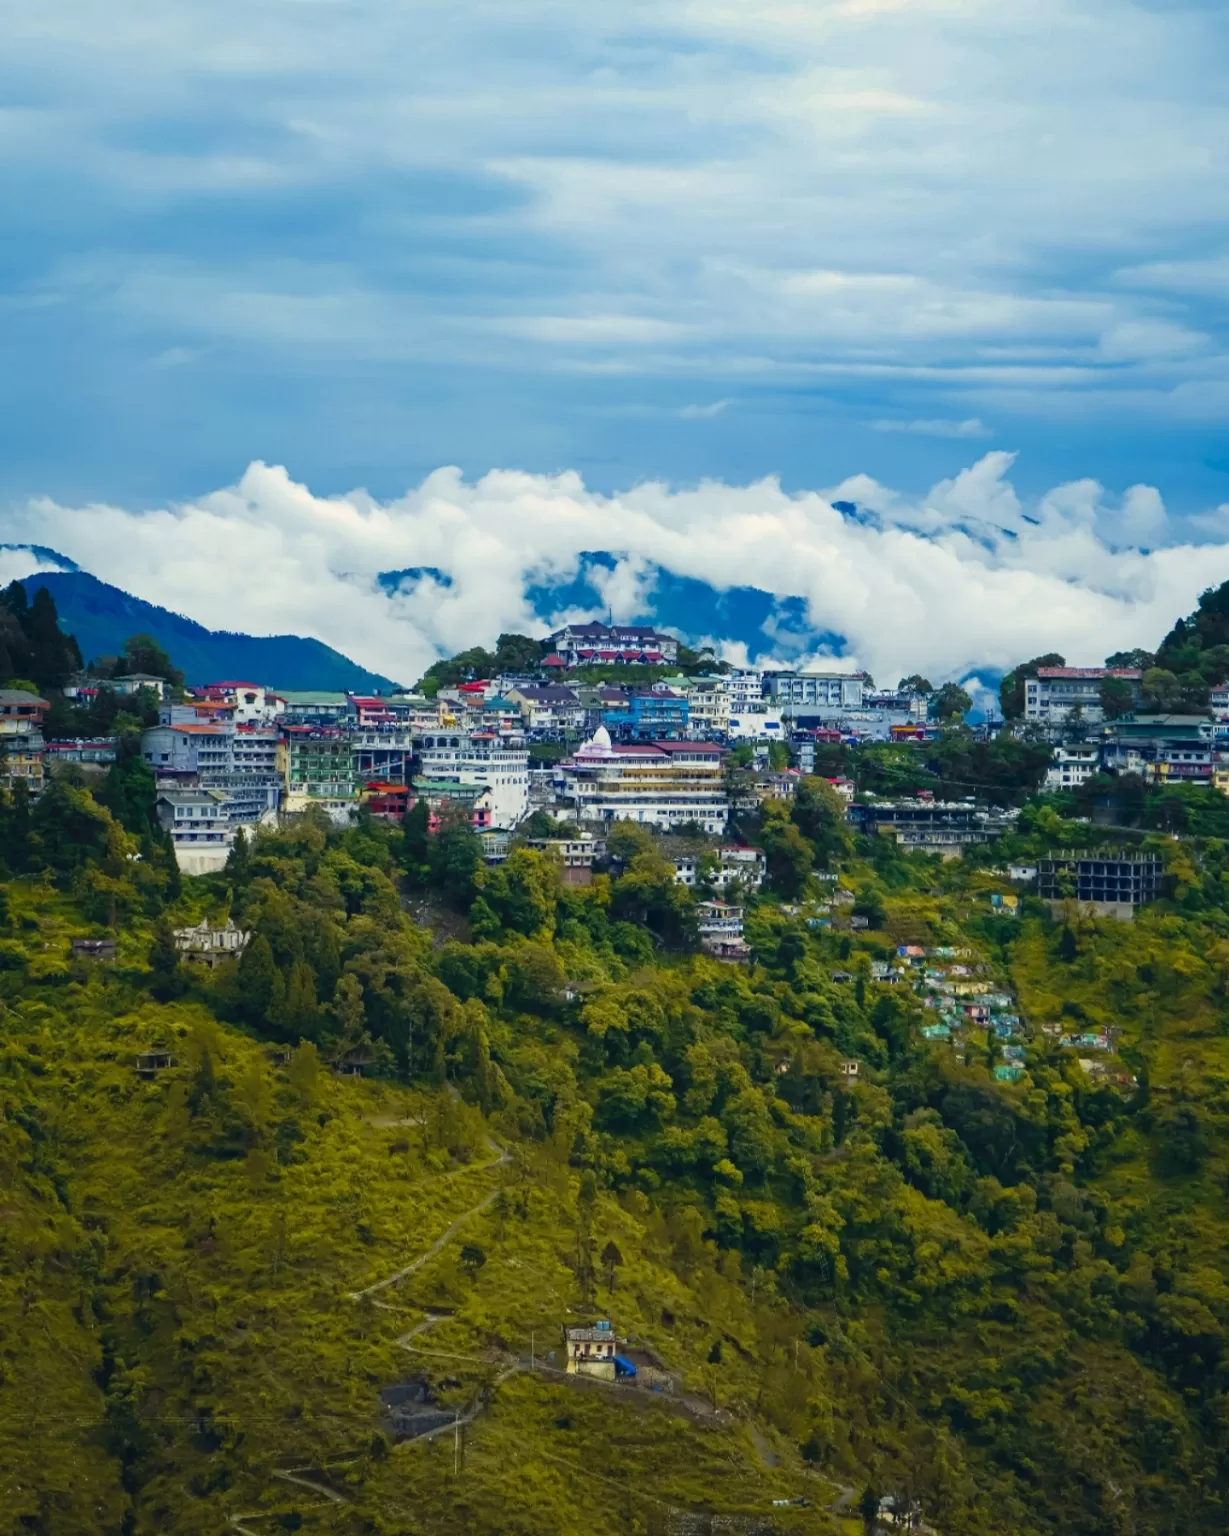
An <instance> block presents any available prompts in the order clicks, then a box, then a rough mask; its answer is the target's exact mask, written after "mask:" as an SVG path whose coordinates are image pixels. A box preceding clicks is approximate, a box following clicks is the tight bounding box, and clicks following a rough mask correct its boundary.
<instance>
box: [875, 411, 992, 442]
mask: <svg viewBox="0 0 1229 1536" xmlns="http://www.w3.org/2000/svg"><path fill="white" fill-rule="evenodd" d="M871 427H872V428H873V429H874V430H875V431H876V432H904V433H905V434H907V435H908V436H910V437H953V438H970V437H989V436H990V430H989V428H988V427H985V426H983V425H982V423H981V422H980V421H979V420H978V418H977V417H976V416H968V417H966V418H965V419H964V421H944V420H942V419H940V418H921V419H918V420H914V421H892V420H891V419H889V418H885V417H881V418H880V419H879V420H878V421H872V422H871Z"/></svg>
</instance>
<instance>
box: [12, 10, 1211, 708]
mask: <svg viewBox="0 0 1229 1536" xmlns="http://www.w3.org/2000/svg"><path fill="white" fill-rule="evenodd" d="M1227 47H1229V11H1227V10H1226V8H1225V6H1224V4H1223V3H1220V0H1217V3H1212V0H1207V3H1194V0H1185V3H1184V0H1165V3H1161V0H1135V3H1130V0H1113V3H1110V0H1030V3H1029V4H1027V5H1015V6H1009V5H1004V4H1003V3H1002V0H803V3H794V0H764V3H761V4H756V5H748V4H746V3H745V0H739V3H735V0H654V3H652V4H648V3H647V0H625V3H623V4H622V5H619V6H610V5H597V4H593V3H578V0H568V3H566V4H565V3H562V0H499V3H488V0H447V3H444V0H438V3H436V0H419V3H414V4H405V3H398V0H379V3H376V0H262V3H261V4H259V5H257V6H252V5H250V4H240V3H238V0H214V3H212V4H211V5H209V6H202V5H199V4H196V3H193V4H188V3H187V0H108V3H105V4H104V3H103V0H58V3H56V4H54V5H48V4H46V3H45V0H9V3H8V4H7V5H6V6H5V7H4V11H3V15H2V16H0V101H3V102H4V105H3V107H0V200H2V204H3V207H4V209H5V213H6V225H5V238H4V239H3V241H0V362H2V364H3V366H0V543H3V542H4V541H5V540H7V541H9V542H13V541H18V542H20V541H22V540H28V541H31V542H36V543H39V544H46V545H50V546H52V547H54V548H56V549H60V550H62V551H63V552H64V554H66V555H68V556H69V557H71V558H73V559H76V560H78V561H79V562H80V563H81V564H82V565H83V566H84V567H85V568H86V569H89V570H91V571H93V572H95V573H96V574H98V575H99V576H101V577H104V578H105V579H108V580H111V581H114V582H116V583H117V584H119V585H122V586H125V587H126V588H127V589H128V590H130V591H133V592H135V593H136V594H137V595H139V596H141V597H144V598H147V599H149V600H150V601H154V602H162V603H165V604H167V605H169V606H171V607H174V608H176V609H177V610H178V611H180V612H183V613H185V614H188V615H189V616H190V617H193V618H195V619H198V620H200V621H201V622H203V623H207V624H211V625H213V626H214V627H230V628H242V629H247V630H249V631H251V632H253V633H271V632H278V631H284V630H287V629H290V630H296V631H298V632H300V633H310V634H315V635H317V636H318V637H319V638H321V639H324V640H326V641H328V642H329V643H330V644H333V645H336V646H338V647H339V648H340V649H342V650H345V651H347V652H348V653H349V654H351V655H354V656H356V657H357V658H358V659H361V660H363V661H364V662H365V663H366V664H367V665H369V666H371V667H372V668H373V669H374V670H377V671H381V672H384V673H386V674H388V675H393V676H403V677H409V676H412V675H415V669H416V668H419V669H420V668H421V665H425V663H426V662H427V661H429V660H430V659H431V657H432V656H433V655H434V654H437V653H438V652H439V651H440V650H449V649H459V648H460V647H461V646H463V645H468V644H472V643H474V642H475V641H476V640H493V639H494V636H495V634H496V633H497V632H498V629H499V628H501V627H505V628H506V627H517V626H520V627H525V626H532V625H533V624H534V623H535V622H536V620H535V616H534V611H533V605H532V603H531V601H530V600H529V597H528V596H527V594H528V593H530V592H531V591H533V590H536V589H537V588H538V587H541V586H542V585H543V583H545V584H546V585H547V586H549V585H550V583H552V582H557V583H559V585H560V588H561V590H566V589H568V588H569V584H570V583H572V582H573V581H574V580H575V576H576V572H577V569H578V561H579V560H580V559H581V557H582V555H583V552H584V551H586V550H611V551H614V552H615V553H617V554H619V555H620V556H622V557H623V558H622V559H621V560H620V562H619V563H618V564H617V567H616V569H615V570H614V572H613V574H612V575H611V576H610V580H609V590H607V591H604V593H603V597H604V598H605V600H606V602H607V605H608V606H609V607H611V608H612V609H613V610H614V611H615V612H616V614H617V616H619V617H625V616H627V615H628V614H630V613H631V612H651V611H652V608H653V600H654V591H655V590H657V589H655V588H654V586H653V581H654V578H653V572H654V571H656V570H666V571H668V572H670V573H671V574H672V576H673V577H674V578H678V579H680V580H692V581H696V582H702V583H707V584H709V585H710V586H712V587H714V588H715V589H716V590H718V591H724V590H727V589H729V588H732V587H736V586H739V585H755V586H759V587H761V588H762V589H763V590H765V591H767V592H770V593H772V594H774V596H775V597H776V598H779V599H785V598H789V597H793V596H797V597H799V598H801V599H804V600H805V603H806V605H807V606H806V611H807V613H808V614H809V619H810V622H811V624H812V626H813V633H814V635H815V637H816V643H817V645H819V644H821V643H822V642H821V639H820V637H822V636H823V635H825V634H836V635H840V636H842V637H843V640H844V650H843V656H844V660H845V662H846V663H847V664H854V663H855V662H862V663H866V664H869V665H871V666H872V667H873V669H874V670H875V671H876V673H877V675H879V674H882V675H883V676H887V675H888V673H889V672H891V671H892V670H893V669H896V668H900V669H901V670H903V671H906V672H909V671H913V670H915V669H918V668H920V669H921V670H925V671H930V672H931V673H933V674H934V675H935V677H936V679H938V678H941V677H945V676H962V675H966V674H967V672H968V671H969V670H970V669H972V668H974V667H977V666H988V667H995V666H1006V665H1010V664H1011V663H1012V662H1013V661H1015V660H1018V659H1020V657H1021V656H1026V655H1030V654H1034V653H1035V652H1037V651H1039V650H1048V649H1051V648H1054V647H1056V646H1057V647H1058V648H1060V649H1063V650H1065V651H1066V652H1067V653H1068V655H1069V658H1070V659H1073V660H1079V661H1081V662H1089V661H1097V660H1099V659H1101V658H1102V657H1103V656H1104V655H1105V654H1107V653H1108V651H1109V650H1112V649H1116V648H1119V647H1120V646H1124V645H1132V644H1144V645H1152V644H1155V643H1156V642H1157V641H1158V640H1159V639H1160V637H1161V635H1162V634H1163V633H1164V632H1165V630H1166V629H1167V628H1168V626H1169V624H1170V622H1171V621H1172V619H1173V617H1175V616H1176V614H1178V613H1180V612H1183V611H1187V610H1189V609H1190V607H1191V606H1193V603H1194V600H1195V598H1196V596H1197V594H1198V592H1199V590H1200V589H1201V587H1203V586H1204V585H1206V584H1208V583H1209V582H1212V581H1220V580H1223V579H1225V578H1226V577H1229V432H1226V425H1227V422H1229V91H1227V90H1226V82H1227V79H1229V69H1227V64H1229V59H1227V56H1226V55H1227ZM448 466H455V467H456V470H457V473H454V472H453V471H452V470H450V469H449V468H448ZM841 501H847V502H851V503H856V504H857V506H858V508H859V509H861V510H860V511H859V512H858V515H857V517H856V518H854V519H852V520H851V519H850V518H849V517H847V516H846V515H844V514H842V513H841V512H840V511H839V509H836V510H834V508H833V505H832V504H833V502H841ZM23 562H25V563H27V564H28V557H26V556H23V555H21V554H14V553H12V552H9V553H7V554H3V556H2V557H0V576H5V575H6V574H7V575H20V574H23V571H22V570H21V569H19V568H18V567H20V566H21V565H22V563H23ZM419 566H434V567H438V568H439V569H441V570H443V571H445V572H447V573H448V574H449V576H450V577H451V578H452V584H451V586H450V587H448V588H435V587H433V586H432V585H431V584H430V583H428V584H426V585H422V586H419V587H416V588H415V589H414V590H412V591H408V590H407V591H398V592H397V593H395V594H392V595H390V594H389V593H387V592H386V591H385V590H384V588H382V587H381V586H380V583H379V580H378V577H379V573H380V572H381V571H382V570H389V569H402V568H406V567H419ZM662 590H664V588H663V589H662ZM356 599H357V601H356ZM781 611H782V613H785V612H787V611H788V612H795V611H797V605H795V608H794V609H786V608H783V609H782V610H781ZM770 629H771V626H770ZM714 638H718V639H719V638H721V637H714ZM768 638H769V639H771V638H772V635H771V634H769V636H768Z"/></svg>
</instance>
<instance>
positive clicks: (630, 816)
mask: <svg viewBox="0 0 1229 1536" xmlns="http://www.w3.org/2000/svg"><path fill="white" fill-rule="evenodd" d="M724 759H725V752H724V749H723V748H722V747H719V746H716V745H714V744H713V743H711V742H700V741H654V742H647V741H646V742H621V743H620V744H619V745H618V746H612V745H611V741H610V734H609V732H608V731H607V730H606V729H605V727H604V726H599V727H598V729H597V730H596V731H595V732H594V735H593V739H592V740H591V741H587V742H586V743H585V744H584V746H583V747H581V748H579V749H578V751H577V752H576V755H575V756H574V757H571V758H568V759H566V760H565V761H564V762H562V763H560V764H559V766H558V768H557V770H556V779H555V788H556V796H557V798H558V800H559V801H560V802H561V803H562V805H563V806H564V807H565V808H566V809H567V810H568V811H569V812H570V814H571V815H572V816H573V818H574V819H575V820H576V821H578V822H582V823H587V824H590V825H592V824H594V823H597V824H598V825H601V826H604V827H609V825H610V824H611V822H613V821H636V822H643V823H646V824H648V825H651V826H657V827H663V828H671V827H681V826H685V825H687V824H688V823H692V822H694V823H695V824H696V825H697V826H699V827H700V828H702V829H703V830H704V831H705V832H709V833H717V834H720V833H722V832H724V831H725V828H726V823H727V822H728V821H729V816H730V802H729V798H728V796H727V794H726V787H725V774H724Z"/></svg>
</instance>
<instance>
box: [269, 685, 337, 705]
mask: <svg viewBox="0 0 1229 1536" xmlns="http://www.w3.org/2000/svg"><path fill="white" fill-rule="evenodd" d="M275 692H276V694H277V697H278V698H279V699H284V700H285V701H286V703H287V704H345V703H346V700H347V695H346V694H344V693H328V692H317V691H315V690H312V689H309V690H307V692H300V691H299V690H298V689H293V688H278V689H276V690H275Z"/></svg>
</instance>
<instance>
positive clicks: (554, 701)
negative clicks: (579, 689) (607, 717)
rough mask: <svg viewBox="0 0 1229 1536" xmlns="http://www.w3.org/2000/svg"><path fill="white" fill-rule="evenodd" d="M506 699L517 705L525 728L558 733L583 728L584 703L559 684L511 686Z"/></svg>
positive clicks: (569, 689) (573, 691)
mask: <svg viewBox="0 0 1229 1536" xmlns="http://www.w3.org/2000/svg"><path fill="white" fill-rule="evenodd" d="M507 698H508V701H509V702H511V703H514V704H517V705H518V706H519V707H520V715H521V723H522V725H523V727H524V729H525V730H527V731H536V732H541V733H544V734H547V735H556V736H559V735H562V734H563V733H564V732H566V731H583V730H584V728H585V713H586V712H585V706H584V705H583V704H582V703H581V701H580V697H579V695H578V694H577V693H576V690H575V689H574V688H567V687H565V686H564V685H563V684H562V683H551V684H548V685H547V686H545V687H542V686H533V687H523V688H511V689H509V691H508V694H507ZM485 714H486V710H485V708H484V710H483V715H484V717H485Z"/></svg>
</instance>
